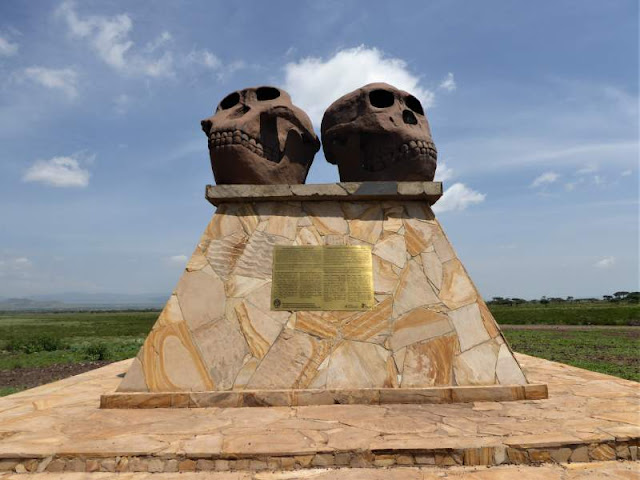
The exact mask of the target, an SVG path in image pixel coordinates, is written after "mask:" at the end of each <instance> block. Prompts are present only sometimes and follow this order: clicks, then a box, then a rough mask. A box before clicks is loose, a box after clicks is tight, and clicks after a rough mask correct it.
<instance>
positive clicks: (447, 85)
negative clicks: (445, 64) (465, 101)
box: [438, 72, 458, 92]
mask: <svg viewBox="0 0 640 480" xmlns="http://www.w3.org/2000/svg"><path fill="white" fill-rule="evenodd" d="M457 87H458V86H457V85H456V81H455V79H454V78H453V73H451V72H449V73H447V76H446V77H445V78H444V80H443V81H442V82H441V83H440V85H439V86H438V88H440V89H442V90H446V91H447V92H453V91H454V90H455V89H456V88H457Z"/></svg>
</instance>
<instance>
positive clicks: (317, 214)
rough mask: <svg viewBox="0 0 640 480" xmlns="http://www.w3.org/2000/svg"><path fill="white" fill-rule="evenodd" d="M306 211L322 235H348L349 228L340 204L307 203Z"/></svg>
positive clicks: (305, 205)
mask: <svg viewBox="0 0 640 480" xmlns="http://www.w3.org/2000/svg"><path fill="white" fill-rule="evenodd" d="M304 209H305V211H306V212H307V213H308V214H309V216H310V217H311V221H312V222H313V225H314V226H315V227H316V228H317V229H318V232H320V234H322V235H331V234H334V235H336V234H337V235H346V234H347V233H348V232H349V226H348V225H347V221H346V220H345V219H344V213H343V211H342V208H340V204H339V203H338V202H306V203H305V204H304Z"/></svg>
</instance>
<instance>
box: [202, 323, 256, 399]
mask: <svg viewBox="0 0 640 480" xmlns="http://www.w3.org/2000/svg"><path fill="white" fill-rule="evenodd" d="M192 336H193V341H194V343H195V344H196V345H197V346H198V349H199V351H200V352H201V356H202V359H203V361H204V363H205V365H207V367H208V369H209V375H210V376H211V378H213V380H214V382H215V384H216V389H217V390H230V389H231V387H232V386H233V382H234V380H235V378H236V376H237V375H238V372H239V371H240V369H241V368H242V365H243V362H244V358H245V356H246V355H247V354H248V353H249V348H248V346H247V342H246V341H245V338H244V336H243V335H242V333H241V332H240V327H239V325H238V324H237V323H236V322H234V321H233V320H231V319H228V318H226V317H223V318H221V319H220V320H218V321H217V322H210V323H208V324H206V325H203V326H201V327H200V328H198V329H196V330H194V331H193V332H192ZM210 390H211V389H210Z"/></svg>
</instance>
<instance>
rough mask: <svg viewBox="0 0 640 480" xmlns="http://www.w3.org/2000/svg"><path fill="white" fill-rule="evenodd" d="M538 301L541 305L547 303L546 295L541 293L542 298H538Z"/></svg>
mask: <svg viewBox="0 0 640 480" xmlns="http://www.w3.org/2000/svg"><path fill="white" fill-rule="evenodd" d="M540 303H541V304H543V305H547V304H548V303H549V300H547V297H546V296H545V295H543V296H542V298H541V299H540Z"/></svg>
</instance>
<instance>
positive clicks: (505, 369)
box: [496, 344, 527, 385]
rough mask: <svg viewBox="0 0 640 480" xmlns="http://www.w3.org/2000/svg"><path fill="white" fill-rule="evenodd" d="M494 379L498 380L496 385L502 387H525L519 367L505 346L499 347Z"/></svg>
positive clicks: (524, 380)
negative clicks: (498, 384)
mask: <svg viewBox="0 0 640 480" xmlns="http://www.w3.org/2000/svg"><path fill="white" fill-rule="evenodd" d="M496 377H497V378H498V383H500V384H502V385H525V384H526V383H527V379H526V378H525V377H524V374H523V373H522V370H521V369H520V365H518V362H516V360H515V359H514V358H513V355H512V353H511V351H510V350H509V347H508V346H507V345H506V344H502V345H500V351H499V352H498V363H497V364H496Z"/></svg>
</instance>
